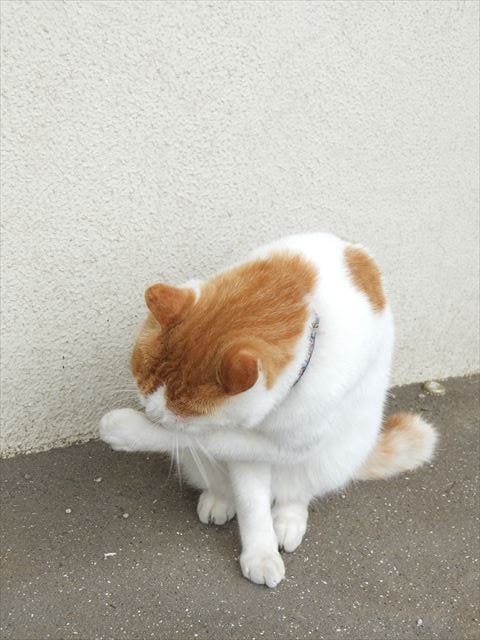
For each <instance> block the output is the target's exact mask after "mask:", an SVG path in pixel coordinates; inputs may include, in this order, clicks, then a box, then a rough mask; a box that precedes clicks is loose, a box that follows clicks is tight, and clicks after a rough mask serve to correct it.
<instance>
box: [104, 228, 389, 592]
mask: <svg viewBox="0 0 480 640" xmlns="http://www.w3.org/2000/svg"><path fill="white" fill-rule="evenodd" d="M346 245H347V243H345V242H343V241H342V240H340V239H339V238H336V237H334V236H332V235H329V234H322V233H317V234H309V235H298V236H292V237H289V238H284V239H282V240H279V241H277V242H274V243H272V244H270V245H268V246H266V247H262V248H261V249H258V250H256V251H255V252H254V253H253V254H252V255H251V256H250V257H249V259H252V258H257V257H264V256H268V255H269V254H271V253H272V252H275V251H277V250H288V251H290V252H292V253H294V254H300V255H302V256H304V257H305V258H307V259H308V260H309V261H310V262H311V263H313V264H314V265H315V267H316V269H317V271H318V280H317V285H316V289H315V291H314V292H313V295H312V296H311V299H310V300H309V304H310V307H311V313H312V316H313V315H314V314H315V313H316V314H318V316H319V319H320V324H319V331H318V335H317V339H316V344H315V348H314V351H313V354H312V358H311V360H310V364H309V366H308V368H307V370H306V371H305V373H304V375H303V376H302V378H301V380H300V382H299V383H298V384H297V385H296V386H294V387H292V385H293V383H294V382H295V380H296V379H297V376H298V372H299V369H300V367H301V365H302V363H303V362H304V359H305V356H306V353H307V350H308V339H309V334H310V326H309V324H308V323H307V325H306V326H305V331H304V333H303V335H302V336H301V338H300V339H299V340H298V344H297V348H296V352H295V357H294V360H293V362H292V363H291V365H290V366H289V367H288V368H287V369H286V370H285V371H284V372H283V374H282V375H281V376H280V377H279V379H278V381H277V383H276V384H275V386H274V387H273V389H270V390H268V389H267V388H266V386H265V383H264V378H263V375H260V377H259V379H258V381H257V383H256V385H255V386H254V387H253V388H252V389H249V390H248V391H247V392H245V393H243V394H239V395H238V396H235V397H233V398H231V399H230V400H229V401H227V402H226V403H225V404H224V405H222V406H221V407H220V408H219V410H218V411H217V412H216V413H215V414H214V415H212V416H209V417H208V418H192V419H182V420H180V419H178V418H177V417H176V416H175V415H173V414H172V413H171V412H169V411H168V410H167V409H166V407H165V401H164V395H163V394H164V392H163V389H158V390H157V391H156V392H155V393H153V394H152V395H151V396H149V397H147V398H145V399H144V400H145V407H146V413H147V415H148V416H149V418H150V419H151V421H150V420H148V419H147V418H146V417H145V416H144V415H143V414H140V413H138V412H132V410H130V409H123V410H119V411H114V412H111V413H109V414H107V415H106V416H105V417H104V418H103V420H102V424H101V437H102V438H103V439H104V440H105V441H106V442H108V443H109V444H110V445H111V446H112V447H113V448H114V449H121V450H128V451H139V450H141V451H166V452H170V453H171V452H172V451H173V449H174V447H179V449H180V450H181V452H182V467H183V471H184V473H185V475H186V476H187V477H188V479H189V480H190V481H191V482H192V484H194V485H195V486H197V487H199V488H200V489H203V490H204V493H202V495H201V497H200V502H199V508H198V513H199V517H200V519H201V520H202V521H203V522H208V521H209V520H210V521H211V520H214V521H215V522H218V523H220V522H224V521H226V520H227V519H229V518H230V517H232V516H233V514H234V513H235V510H236V512H237V515H238V519H239V525H240V533H241V538H242V547H243V551H242V555H241V559H240V564H241V567H242V571H243V573H244V575H245V576H246V577H247V578H250V579H251V580H252V581H253V582H256V583H265V584H267V585H268V586H275V585H276V584H278V582H280V581H281V580H282V578H283V577H284V567H283V561H282V559H281V556H280V554H279V553H278V546H280V547H282V548H283V549H285V551H293V550H294V549H295V548H296V547H297V546H298V545H299V544H300V542H301V540H302V537H303V535H304V533H305V529H306V523H307V513H308V504H309V502H310V501H311V500H312V498H313V497H315V496H320V495H322V494H324V493H326V492H328V491H332V490H335V489H339V488H341V487H343V486H344V485H345V484H347V483H348V482H349V481H350V480H351V479H352V478H353V477H354V476H355V474H356V472H357V470H359V469H360V467H361V466H362V464H363V463H364V462H365V460H366V458H367V456H368V455H369V453H370V452H371V451H372V449H373V448H374V446H375V442H376V439H377V436H378V433H379V430H380V428H381V424H382V411H383V404H384V399H385V395H386V390H387V385H388V377H389V370H390V360H391V354H392V346H393V322H392V316H391V313H390V310H389V308H388V307H387V308H385V309H383V310H382V311H381V312H375V311H374V310H373V309H372V307H371V305H370V303H369V301H368V298H367V297H366V296H365V295H364V294H363V293H362V292H360V291H359V290H358V289H357V288H356V287H355V286H354V284H353V283H352V280H351V278H350V275H349V273H348V270H347V267H346V264H345V259H344V249H345V247H346ZM153 423H155V424H153ZM192 450H193V453H192ZM272 503H273V509H272V508H271V505H272Z"/></svg>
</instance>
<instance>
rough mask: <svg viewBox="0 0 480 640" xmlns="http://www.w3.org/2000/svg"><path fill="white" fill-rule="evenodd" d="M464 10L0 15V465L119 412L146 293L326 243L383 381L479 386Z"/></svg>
mask: <svg viewBox="0 0 480 640" xmlns="http://www.w3.org/2000/svg"><path fill="white" fill-rule="evenodd" d="M478 7H479V5H478V3H477V2H469V1H466V2H463V1H461V0H459V1H458V2H457V1H453V2H448V1H447V2H374V1H371V2H341V1H338V0H335V1H333V2H282V1H280V2H271V1H267V0H263V1H261V2H199V3H193V2H188V3H182V2H154V1H149V2H131V1H127V0H125V1H120V2H108V1H107V2H98V1H93V0H92V1H84V2H76V1H68V0H67V1H66V2H57V1H50V2H47V1H45V2H44V1H40V0H36V1H34V2H23V1H19V0H15V1H14V2H11V1H5V2H3V3H2V14H3V16H2V22H3V27H2V29H3V43H2V47H3V51H2V56H3V64H2V74H3V78H2V92H3V101H2V109H3V171H2V178H3V190H2V205H3V217H2V224H3V262H2V268H3V277H2V314H3V315H2V329H3V332H2V385H3V386H2V438H3V444H2V449H3V451H4V453H7V454H8V453H12V452H15V451H20V450H23V451H31V450H38V449H41V448H46V447H49V446H53V445H60V444H63V443H67V442H71V441H75V440H77V439H83V438H87V437H90V436H92V434H94V433H95V429H96V423H97V420H98V418H99V416H100V415H101V414H102V413H103V412H104V411H106V410H107V409H109V408H113V407H115V406H121V405H125V404H128V403H130V402H131V397H132V394H131V391H130V389H131V382H130V376H129V372H128V355H129V351H130V346H131V342H132V338H133V336H134V333H135V329H136V326H137V325H138V322H139V320H140V319H141V317H142V316H143V314H144V310H143V289H144V287H145V286H146V285H147V284H150V283H152V282H154V281H157V280H159V279H162V280H167V281H172V282H180V281H182V279H185V278H188V277H192V276H196V275H199V276H204V275H207V274H209V273H211V272H212V271H215V270H216V269H218V268H220V267H222V266H223V265H225V264H228V263H229V262H231V261H232V260H234V259H237V258H239V257H240V256H242V255H243V254H244V253H245V252H246V251H247V250H249V249H250V248H251V247H252V246H255V245H257V244H259V243H261V242H264V241H267V240H270V239H272V238H274V237H277V236H280V235H283V234H287V233H291V232H297V231H308V230H331V231H333V232H335V233H338V234H340V235H342V236H346V237H349V238H352V239H357V240H359V241H362V242H363V243H364V244H366V245H368V246H370V247H371V248H372V250H373V251H374V253H375V254H376V256H377V258H378V259H379V261H380V263H381V264H382V265H383V270H384V273H385V275H386V278H387V281H388V283H389V290H390V297H391V300H392V303H393V307H394V311H395V314H396V318H397V329H398V342H397V351H396V360H395V368H394V376H393V379H394V382H397V383H399V382H407V381H414V380H420V379H424V378H428V377H434V376H435V377H444V376H449V375H456V374H462V373H467V372H471V371H473V370H475V369H477V368H478V342H477V337H476V335H477V327H476V317H477V313H478V290H477V286H476V278H477V256H478V253H477V251H478V231H477V223H476V218H477V206H478V201H477V196H478V188H477V171H478V149H477V142H478V120H477V110H478V92H477V87H476V83H477V72H478V69H477V64H478V63H477V39H478Z"/></svg>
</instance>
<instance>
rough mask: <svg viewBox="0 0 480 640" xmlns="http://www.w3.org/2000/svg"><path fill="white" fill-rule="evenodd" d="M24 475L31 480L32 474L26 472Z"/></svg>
mask: <svg viewBox="0 0 480 640" xmlns="http://www.w3.org/2000/svg"><path fill="white" fill-rule="evenodd" d="M23 477H24V478H25V480H30V478H31V477H32V476H31V475H30V474H29V473H26V474H25V475H24V476H23Z"/></svg>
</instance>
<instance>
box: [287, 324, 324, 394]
mask: <svg viewBox="0 0 480 640" xmlns="http://www.w3.org/2000/svg"><path fill="white" fill-rule="evenodd" d="M319 324H320V318H319V317H318V314H317V313H315V315H314V316H313V320H312V321H311V323H310V337H309V339H308V351H307V357H306V358H305V360H304V361H303V364H302V366H301V367H300V371H299V372H298V376H297V379H296V380H295V382H294V383H293V385H292V387H294V386H295V385H296V384H298V383H299V382H300V380H301V379H302V376H303V374H304V373H305V371H306V370H307V369H308V365H309V364H310V360H311V359H312V354H313V350H314V349H315V341H316V339H317V333H318V326H319Z"/></svg>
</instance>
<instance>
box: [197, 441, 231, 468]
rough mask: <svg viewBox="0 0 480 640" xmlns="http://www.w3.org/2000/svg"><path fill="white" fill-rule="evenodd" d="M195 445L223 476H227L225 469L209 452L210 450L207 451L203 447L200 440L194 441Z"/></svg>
mask: <svg viewBox="0 0 480 640" xmlns="http://www.w3.org/2000/svg"><path fill="white" fill-rule="evenodd" d="M196 444H197V446H198V448H199V449H201V451H202V453H203V455H204V456H205V457H206V458H207V460H208V461H209V462H210V464H211V465H212V466H213V467H215V468H216V469H218V471H220V472H221V473H223V474H224V475H225V476H228V472H227V470H226V469H225V467H224V466H222V465H221V464H220V463H219V462H218V460H216V459H215V458H214V457H213V456H212V454H211V453H210V451H208V450H207V449H205V447H204V446H203V445H202V444H201V443H200V442H198V441H197V442H196Z"/></svg>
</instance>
